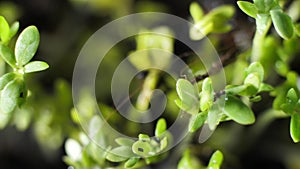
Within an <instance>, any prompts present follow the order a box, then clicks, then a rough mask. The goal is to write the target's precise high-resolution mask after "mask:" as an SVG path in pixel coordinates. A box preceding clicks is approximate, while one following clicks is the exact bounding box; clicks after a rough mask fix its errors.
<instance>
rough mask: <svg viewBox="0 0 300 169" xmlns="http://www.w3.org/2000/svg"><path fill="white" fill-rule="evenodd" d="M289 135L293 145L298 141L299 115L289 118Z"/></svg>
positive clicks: (299, 138)
mask: <svg viewBox="0 0 300 169" xmlns="http://www.w3.org/2000/svg"><path fill="white" fill-rule="evenodd" d="M290 134H291V137H292V139H293V141H294V142H295V143H298V142H299V141H300V114H299V113H295V114H293V115H292V116H291V123H290Z"/></svg>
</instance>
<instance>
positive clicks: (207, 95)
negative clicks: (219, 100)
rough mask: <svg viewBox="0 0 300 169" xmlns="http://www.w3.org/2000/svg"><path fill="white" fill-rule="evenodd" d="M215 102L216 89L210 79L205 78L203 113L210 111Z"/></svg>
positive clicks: (201, 106) (202, 101)
mask: <svg viewBox="0 0 300 169" xmlns="http://www.w3.org/2000/svg"><path fill="white" fill-rule="evenodd" d="M213 102H214V89H213V86H212V82H211V79H210V78H205V79H204V81H203V84H202V92H201V97H200V109H201V111H206V110H208V109H209V108H210V107H211V106H212V104H213Z"/></svg>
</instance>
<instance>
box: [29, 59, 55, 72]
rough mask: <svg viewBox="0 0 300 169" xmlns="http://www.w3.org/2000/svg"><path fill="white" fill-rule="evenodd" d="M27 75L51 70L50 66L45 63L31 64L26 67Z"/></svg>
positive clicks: (35, 62) (36, 62)
mask: <svg viewBox="0 0 300 169" xmlns="http://www.w3.org/2000/svg"><path fill="white" fill-rule="evenodd" d="M24 68H25V73H31V72H38V71H42V70H45V69H48V68H49V65H48V64H47V63H46V62H43V61H33V62H29V63H28V64H26V65H25V66H24Z"/></svg>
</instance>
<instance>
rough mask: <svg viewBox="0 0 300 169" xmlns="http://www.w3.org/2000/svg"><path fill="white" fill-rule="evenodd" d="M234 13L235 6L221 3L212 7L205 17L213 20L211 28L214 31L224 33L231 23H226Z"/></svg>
mask: <svg viewBox="0 0 300 169" xmlns="http://www.w3.org/2000/svg"><path fill="white" fill-rule="evenodd" d="M234 13H235V8H234V7H233V6H231V5H222V6H220V7H217V8H215V9H213V10H212V11H211V12H210V13H208V14H207V15H206V17H205V18H206V19H207V20H208V21H209V20H210V21H212V22H213V30H212V32H215V33H225V32H227V31H229V30H230V29H231V25H229V24H227V22H228V21H229V19H230V18H232V16H233V15H234Z"/></svg>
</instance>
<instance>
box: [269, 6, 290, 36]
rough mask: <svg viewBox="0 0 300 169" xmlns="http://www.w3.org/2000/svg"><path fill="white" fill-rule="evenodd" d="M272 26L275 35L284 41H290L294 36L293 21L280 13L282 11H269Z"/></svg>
mask: <svg viewBox="0 0 300 169" xmlns="http://www.w3.org/2000/svg"><path fill="white" fill-rule="evenodd" d="M270 14H271V18H272V21H273V25H274V27H275V30H276V31H277V33H278V34H279V35H280V36H281V37H282V38H284V39H290V38H291V37H292V36H293V34H294V26H293V21H292V19H291V17H290V16H288V15H287V14H285V13H284V12H282V10H277V9H276V10H271V11H270Z"/></svg>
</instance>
